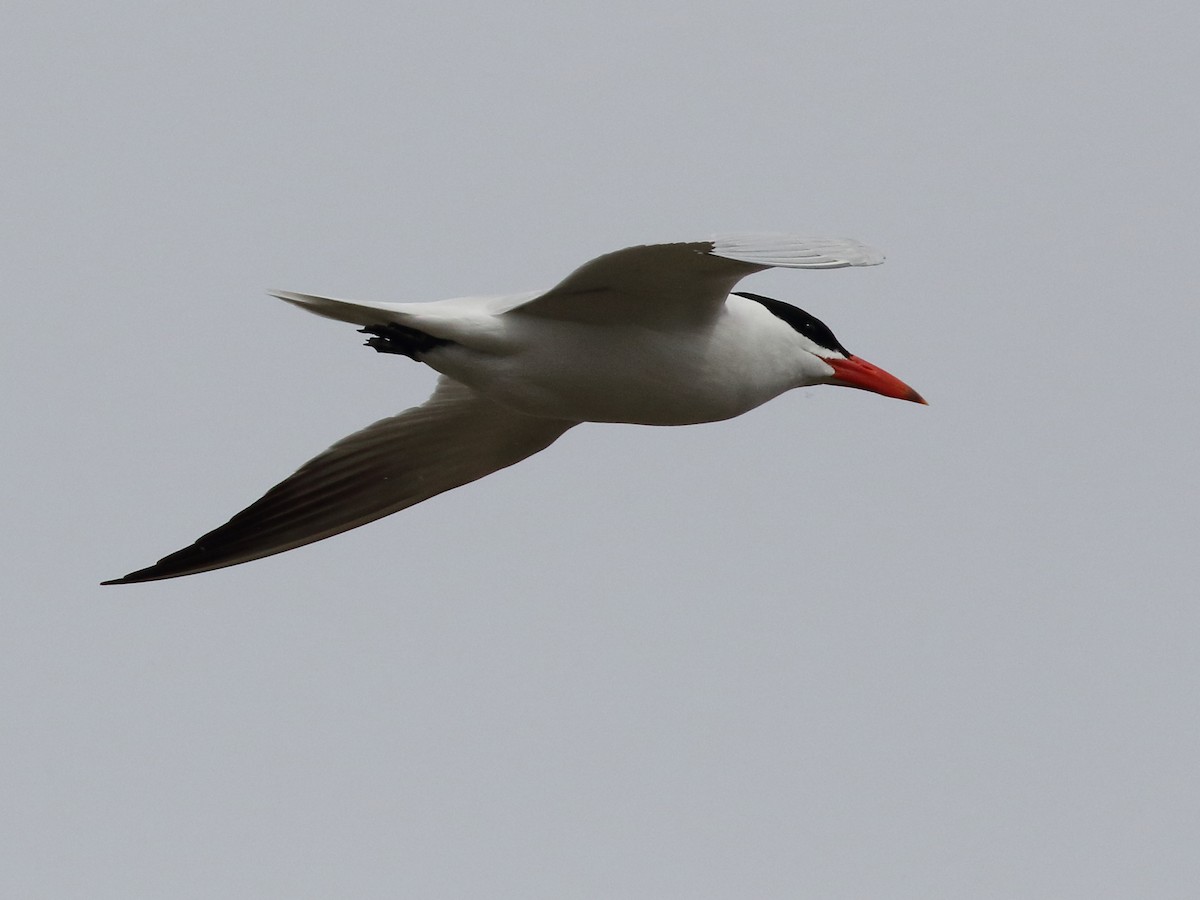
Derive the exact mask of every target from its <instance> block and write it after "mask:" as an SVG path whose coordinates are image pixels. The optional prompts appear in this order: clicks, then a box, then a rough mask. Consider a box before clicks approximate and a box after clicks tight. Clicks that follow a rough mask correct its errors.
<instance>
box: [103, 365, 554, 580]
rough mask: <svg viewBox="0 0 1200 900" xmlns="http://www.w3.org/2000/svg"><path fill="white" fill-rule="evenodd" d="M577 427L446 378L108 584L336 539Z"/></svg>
mask: <svg viewBox="0 0 1200 900" xmlns="http://www.w3.org/2000/svg"><path fill="white" fill-rule="evenodd" d="M574 424H576V423H574V422H568V421H563V420H559V419H544V418H535V417H533V416H526V415H522V414H521V413H518V412H515V411H513V410H509V409H507V408H505V407H502V406H500V405H498V404H496V403H493V402H492V401H490V400H487V399H485V398H484V397H482V396H480V395H479V394H477V393H475V392H474V391H472V390H471V389H470V388H468V387H466V386H464V385H462V384H459V383H458V382H456V381H452V380H451V379H449V378H445V377H442V378H441V379H440V380H439V381H438V386H437V389H436V390H435V391H434V392H433V395H432V396H431V397H430V398H429V399H428V400H427V401H425V403H423V404H421V405H420V406H415V407H413V408H412V409H410V410H407V411H405V412H402V413H401V414H400V415H398V416H392V417H391V418H388V419H381V420H380V421H378V422H376V423H375V424H374V425H370V426H368V427H367V428H364V429H363V430H362V431H359V432H356V433H354V434H352V435H350V436H349V437H346V438H343V439H342V440H340V441H338V442H337V443H336V444H334V445H333V446H332V447H330V448H329V449H328V450H326V451H325V452H324V453H322V454H320V455H319V456H317V457H315V458H313V459H312V460H310V461H309V462H307V463H305V464H304V465H303V466H302V467H301V468H300V469H299V470H298V471H297V472H296V473H295V474H293V475H291V476H290V477H288V478H286V479H284V480H283V481H282V482H280V483H279V484H277V485H276V486H275V487H273V488H271V490H269V491H268V492H267V493H266V494H265V495H263V497H262V498H261V499H259V500H257V501H256V502H254V503H253V504H251V505H250V506H248V507H247V508H246V509H244V510H242V511H241V512H240V513H238V514H237V515H236V516H234V517H233V518H232V519H230V520H229V521H228V522H227V523H225V524H224V525H222V526H221V527H220V528H217V529H216V530H214V531H210V532H209V533H208V534H206V535H204V536H203V537H201V538H200V539H199V540H197V541H196V542H195V543H194V544H192V545H191V546H190V547H185V548H184V549H182V550H180V551H178V552H177V553H172V554H171V555H170V556H166V557H164V558H162V559H160V560H159V561H158V562H157V563H156V564H155V565H153V566H150V567H149V568H145V569H140V570H138V571H137V572H132V573H130V574H129V575H126V576H125V577H124V578H116V579H113V580H112V581H106V582H104V584H130V583H133V582H138V581H156V580H158V579H162V578H175V577H177V576H179V575H192V574H194V573H196V572H207V571H209V570H210V569H220V568H223V567H225V566H233V565H237V564H238V563H244V562H249V561H250V560H253V559H260V558H261V557H264V556H270V555H272V554H274V553H282V552H283V551H284V550H291V549H292V548H294V547H299V546H302V545H303V544H310V543H312V542H313V541H319V540H322V539H323V538H327V537H332V536H333V535H335V534H340V533H341V532H343V531H348V530H350V529H351V528H357V527H358V526H359V525H365V524H367V523H368V522H372V521H374V520H375V519H379V518H382V517H383V516H386V515H389V514H391V513H394V512H397V511H399V510H402V509H405V508H406V507H409V506H412V505H414V504H416V503H420V502H421V501H422V500H428V499H429V498H430V497H433V496H434V495H436V494H440V493H442V492H443V491H448V490H450V489H451V488H455V487H458V486H459V485H463V484H466V483H467V482H470V481H474V480H476V479H477V478H482V477H483V476H484V475H488V474H490V473H492V472H495V471H496V470H498V469H503V468H505V467H506V466H511V465H512V464H513V463H516V462H520V461H521V460H522V459H525V458H526V457H527V456H532V455H533V454H534V453H537V452H538V451H539V450H543V449H545V448H546V447H548V446H550V444H552V443H554V441H555V440H556V439H557V438H558V437H559V435H561V434H562V433H563V432H564V431H566V430H567V429H568V428H570V427H571V426H572V425H574Z"/></svg>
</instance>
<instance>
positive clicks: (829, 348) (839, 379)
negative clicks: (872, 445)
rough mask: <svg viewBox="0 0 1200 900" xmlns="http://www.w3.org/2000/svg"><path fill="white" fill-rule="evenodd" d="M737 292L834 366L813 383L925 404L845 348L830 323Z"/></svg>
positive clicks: (886, 374) (769, 301)
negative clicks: (854, 389)
mask: <svg viewBox="0 0 1200 900" xmlns="http://www.w3.org/2000/svg"><path fill="white" fill-rule="evenodd" d="M735 294H736V295H737V296H739V297H745V298H746V299H747V300H753V301H754V302H755V303H760V304H762V305H763V306H764V307H766V309H767V311H768V312H770V313H771V314H772V315H773V316H775V317H776V318H777V319H780V320H782V321H783V322H785V323H787V324H788V325H789V326H791V328H792V330H793V331H794V332H796V335H797V336H798V337H799V339H800V344H801V347H803V349H804V350H805V351H806V352H808V353H810V354H812V355H813V356H815V357H817V358H818V359H819V360H820V361H821V362H822V363H824V364H825V366H826V367H827V368H829V369H832V373H830V374H828V375H827V376H826V377H825V378H823V379H821V378H820V377H819V376H818V380H816V381H814V382H813V383H824V384H834V385H839V386H841V387H852V388H858V389H859V390H863V391H871V392H872V393H876V394H882V395H883V396H885V397H895V398H896V399H897V400H911V401H912V402H913V403H925V400H924V398H923V397H922V396H921V395H920V394H918V393H917V392H916V391H914V390H913V389H912V388H910V387H909V386H908V385H907V384H905V383H904V382H903V381H901V380H900V379H899V378H897V377H896V376H895V375H892V374H890V373H888V372H885V371H884V370H883V369H881V368H879V367H878V366H874V365H872V364H871V363H869V362H867V361H866V360H865V359H861V358H860V357H857V356H855V355H854V354H853V353H851V352H850V351H849V350H847V349H846V348H845V347H843V346H842V344H841V342H840V341H839V340H838V339H837V338H836V337H834V334H833V332H832V331H831V330H830V329H829V326H828V325H826V324H825V323H824V322H822V321H821V320H820V319H818V318H817V317H816V316H811V315H809V314H808V313H806V312H805V311H804V310H802V309H799V308H797V307H795V306H792V305H791V304H790V303H784V302H783V301H782V300H774V299H772V298H770V297H764V296H762V295H761V294H751V293H747V292H745V291H735Z"/></svg>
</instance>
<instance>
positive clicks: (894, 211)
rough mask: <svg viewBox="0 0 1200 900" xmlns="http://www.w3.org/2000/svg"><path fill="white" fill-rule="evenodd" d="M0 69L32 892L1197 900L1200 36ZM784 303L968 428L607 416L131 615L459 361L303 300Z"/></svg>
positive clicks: (689, 36)
mask: <svg viewBox="0 0 1200 900" xmlns="http://www.w3.org/2000/svg"><path fill="white" fill-rule="evenodd" d="M23 7H24V8H23V9H20V10H14V11H10V12H9V13H8V14H7V16H6V25H5V28H4V29H3V31H2V32H0V71H2V73H3V83H4V85H5V87H4V90H3V92H0V106H2V109H3V115H4V121H5V139H4V141H3V142H2V143H0V163H2V164H3V168H4V171H5V172H6V174H7V177H6V178H5V189H4V193H5V199H4V203H3V210H4V214H3V217H2V219H0V222H2V227H3V229H4V237H3V241H2V243H0V254H3V263H2V271H3V273H4V280H5V288H6V296H7V303H6V304H5V310H4V314H3V315H4V327H3V329H0V344H2V347H0V351H2V352H0V366H3V373H2V374H3V379H2V382H0V383H2V385H3V391H4V395H5V398H6V399H5V409H6V411H7V417H8V435H9V437H8V439H7V440H6V442H5V447H6V450H5V453H6V458H7V462H8V465H7V470H8V473H9V477H8V478H7V479H6V484H7V487H6V504H5V506H6V509H7V510H8V515H7V516H6V517H5V522H4V524H3V526H2V528H3V535H2V537H3V546H4V547H5V558H6V560H7V566H6V569H7V576H8V577H7V579H6V581H7V585H8V587H7V589H6V591H5V594H6V600H5V602H4V603H3V605H2V606H0V614H2V615H3V621H2V622H0V702H2V704H3V710H4V713H3V716H2V718H0V728H2V730H0V762H2V763H3V770H4V772H5V773H6V779H5V781H6V785H5V788H4V797H5V799H4V803H3V808H2V811H0V825H2V829H3V830H2V832H0V847H3V848H4V849H3V850H0V853H3V854H4V855H5V856H7V857H9V858H8V859H7V860H5V861H4V864H3V865H2V866H0V894H3V895H4V896H12V897H18V896H20V897H54V898H76V897H78V898H85V897H86V898H129V897H155V898H192V897H194V898H201V897H203V898H209V897H221V896H224V897H281V898H282V897H287V898H310V897H311V898H325V897H337V896H342V897H350V896H353V897H400V896H405V897H422V898H458V897H514V898H517V897H519V898H575V897H578V898H647V900H649V898H726V897H738V898H775V897H805V896H808V897H888V898H909V897H911V898H942V897H944V898H961V897H987V898H990V897H1020V898H1029V897H1047V898H1049V897H1054V898H1065V897H1080V898H1083V897H1086V898H1097V897H1113V898H1128V897H1132V896H1154V897H1157V898H1162V897H1180V898H1183V897H1194V896H1196V894H1197V891H1200V854H1197V852H1196V848H1197V846H1200V776H1198V774H1197V773H1198V768H1197V760H1200V720H1198V719H1197V715H1196V706H1197V697H1198V692H1197V680H1198V677H1200V663H1198V662H1197V653H1196V646H1197V643H1198V641H1200V612H1198V605H1197V599H1200V598H1198V596H1197V594H1198V590H1197V579H1198V576H1200V561H1198V559H1197V532H1198V528H1197V515H1196V505H1197V499H1198V495H1200V490H1198V484H1197V482H1198V479H1200V476H1198V475H1197V471H1198V470H1197V466H1196V461H1195V458H1196V447H1197V444H1198V443H1200V433H1198V432H1200V429H1198V427H1197V424H1198V423H1197V410H1198V409H1200V404H1198V403H1197V401H1198V399H1200V398H1198V396H1197V395H1198V391H1197V375H1196V364H1195V347H1196V340H1197V334H1198V328H1197V326H1198V324H1200V322H1198V318H1200V316H1198V314H1197V279H1196V267H1195V264H1194V262H1193V260H1194V258H1195V255H1196V249H1195V240H1196V220H1197V207H1198V204H1197V199H1198V198H1197V181H1196V160H1197V158H1200V126H1198V125H1197V122H1198V121H1200V116H1198V115H1197V113H1198V110H1197V104H1196V99H1195V86H1196V85H1197V84H1198V83H1200V63H1198V62H1197V55H1196V52H1195V47H1194V38H1195V34H1196V32H1197V27H1198V26H1200V13H1197V10H1196V6H1195V4H1194V3H1191V2H1187V3H1185V2H1182V0H1181V2H1178V3H1169V2H1161V3H1154V2H1152V3H1149V4H1142V5H1141V6H1139V7H1138V8H1137V13H1136V15H1133V14H1131V11H1130V8H1129V7H1128V5H1127V4H1117V3H1096V2H1088V3H1083V2H1077V3H1058V4H1053V3H1052V4H1046V3H1044V2H1038V3H1034V2H1021V0H1018V2H1012V3H1004V4H963V3H953V2H917V3H907V4H897V3H885V2H882V0H875V2H854V0H850V2H843V3H837V4H828V3H827V4H804V5H800V6H797V5H796V4H794V3H784V2H746V3H740V4H729V3H721V4H716V3H712V4H689V5H686V6H685V5H683V4H679V3H677V2H671V3H667V2H639V3H608V4H588V5H586V6H583V5H578V6H573V5H567V6H564V5H561V4H532V3H516V4H514V3H506V4H495V5H493V7H492V8H491V9H486V8H481V7H480V5H479V4H462V5H454V4H445V3H439V4H432V3H431V4H416V5H400V6H397V5H395V4H363V3H353V2H352V3H339V4H336V5H335V4H330V5H329V6H321V5H315V4H305V3H295V4H289V5H276V4H250V5H246V4H244V3H236V4H234V3H206V4H191V5H187V6H184V5H164V4H158V3H141V2H126V3H118V4H110V5H103V6H90V5H88V4H80V3H50V2H47V3H39V4H36V5H35V4H24V5H23ZM734 229H754V230H801V231H812V232H820V233H828V234H845V235H849V236H853V237H858V238H860V239H862V240H864V241H867V242H869V243H871V244H875V245H877V246H879V247H881V248H882V249H883V250H884V251H885V252H886V253H887V254H888V257H889V261H888V263H887V264H886V265H884V266H882V267H878V268H875V269H869V270H849V271H836V272H778V271H777V272H771V273H766V274H763V275H760V276H758V277H756V278H755V279H754V280H752V281H749V282H746V283H745V285H746V286H747V287H749V288H751V289H754V290H758V291H759V292H760V293H765V294H768V295H771V296H775V297H778V298H780V299H782V300H786V301H788V302H792V303H795V304H797V305H800V306H802V307H804V308H805V309H807V310H808V311H810V312H812V313H814V314H816V315H818V316H819V317H821V318H822V319H824V320H825V321H826V322H827V323H828V324H829V325H830V326H831V327H832V328H833V330H834V331H835V333H836V334H837V335H838V337H839V338H840V339H841V340H842V342H843V343H845V344H846V345H847V346H848V347H849V348H850V349H851V350H853V351H854V352H856V353H859V354H861V355H862V356H864V357H866V358H867V359H869V360H871V361H872V362H875V363H877V364H878V365H881V366H883V367H885V368H887V369H889V370H891V371H893V372H894V373H895V374H897V375H898V376H899V377H901V378H903V379H904V380H905V381H907V382H909V383H910V384H912V385H913V386H914V387H915V388H917V389H918V390H920V391H921V392H922V393H923V394H924V395H925V396H926V397H927V398H928V399H929V400H930V402H931V404H932V405H931V406H930V407H929V408H928V409H923V408H920V407H917V406H914V405H912V404H907V403H898V402H895V401H889V400H885V399H883V398H880V397H876V396H872V395H868V394H865V393H860V392H856V391H846V390H838V389H832V388H816V389H811V390H802V391H796V392H793V393H791V394H789V395H787V396H785V397H783V398H780V399H779V400H776V401H774V402H772V403H770V404H768V405H767V406H765V407H763V408H761V409H759V410H756V411H755V412H753V413H751V414H749V415H747V416H745V417H743V418H741V419H738V420H735V421H732V422H727V423H722V424H718V425H710V426H700V427H690V428H679V429H649V428H637V427H630V426H584V427H581V428H578V429H575V430H573V431H571V432H570V433H568V434H567V435H566V436H565V437H564V438H563V439H562V440H561V441H559V442H558V443H557V444H556V445H555V446H554V447H552V448H551V449H550V450H549V451H547V452H546V453H544V454H542V455H539V456H537V457H535V458H533V459H531V460H529V461H527V462H525V463H522V464H521V465H519V466H517V467H515V468H513V469H510V470H507V471H505V472H502V473H500V474H497V475H495V476H492V477H490V478H488V479H486V480H485V481H482V482H480V483H478V484H475V485H472V486H469V487H466V488H463V489H461V490H458V491H455V492H452V493H450V494H447V495H445V496H443V497H441V498H438V499H435V500H433V501H431V502H429V503H427V504H423V505H421V506H419V507H417V508H415V509H412V510H409V511H407V512H405V513H402V514H400V515H397V516H395V517H392V518H389V519H386V520H384V521H382V522H379V523H376V524H374V525H371V526H367V527H366V528H363V529H360V530H357V531H354V532H350V533H348V534H346V535H343V536H341V537H338V538H334V539H332V540H329V541H326V542H323V543H320V544H317V545H314V546H311V547H307V548H303V549H300V550H297V551H294V552H290V553H286V554H283V555H281V556H277V557H274V558H272V559H268V560H263V561H260V562H256V563H252V564H249V565H246V566H239V567H236V568H232V569H226V570H223V571H220V572H216V573H211V574H207V575H200V576H195V577H191V578H185V579H180V580H175V581H168V582H161V583H152V584H147V585H136V586H130V587H119V588H100V587H99V586H98V584H97V583H98V582H99V581H100V580H101V579H102V578H111V577H115V576H118V575H121V574H124V573H125V572H127V571H130V570H131V569H134V568H138V567H141V566H144V565H147V564H149V563H151V562H153V561H154V560H155V559H157V558H158V557H159V556H162V555H163V554H165V553H167V552H169V551H172V550H175V549H178V548H179V547H182V546H183V545H185V544H187V543H189V542H190V541H192V540H193V539H194V538H196V537H197V536H198V535H199V534H200V533H201V532H203V531H205V530H207V529H209V528H211V527H213V526H215V525H217V524H220V523H221V522H223V521H225V519H226V518H228V516H229V515H230V514H232V513H233V512H235V511H237V510H238V509H240V508H241V507H242V506H244V505H245V504H246V503H248V502H249V501H251V500H253V499H254V498H256V497H257V496H258V495H259V494H260V493H261V492H262V491H263V490H264V489H266V488H267V487H269V486H270V485H271V484H273V483H274V482H275V481H276V480H278V479H279V478H280V477H282V476H284V475H286V474H287V473H289V472H290V471H291V470H292V469H294V468H295V467H296V466H297V465H298V464H300V463H301V462H303V461H304V460H306V459H307V458H308V457H310V456H311V455H313V454H314V453H316V452H317V451H319V450H321V449H323V448H324V447H325V446H327V445H328V444H329V443H331V442H332V441H333V440H335V439H337V438H339V437H341V436H342V435H344V434H346V433H348V432H350V431H352V430H355V429H356V428H358V427H361V426H362V425H365V424H367V423H368V422H371V421H373V420H374V419H377V418H380V417H381V416H384V415H388V414H391V413H393V412H396V411H399V410H400V409H402V408H404V407H406V406H408V405H411V404H413V403H415V402H418V401H420V400H421V399H422V398H423V397H424V395H425V394H426V393H427V391H428V389H429V387H430V385H431V383H432V375H431V373H429V372H427V371H423V370H421V368H420V367H418V366H416V365H414V364H411V363H408V362H407V361H406V360H403V359H399V358H394V357H384V356H378V355H376V354H373V353H371V352H370V351H368V350H365V349H363V348H362V347H361V346H360V342H361V335H358V334H356V333H355V332H354V331H353V329H352V328H351V327H350V326H346V325H342V324H340V323H335V322H328V321H322V320H320V319H317V318H315V317H312V316H305V315H303V314H300V313H298V312H297V311H295V310H294V309H291V308H289V307H287V306H286V305H285V304H282V303H279V302H278V301H276V300H273V299H271V298H269V297H267V296H266V295H265V293H264V291H265V290H266V289H268V288H284V289H292V290H300V291H311V292H315V293H329V294H333V295H336V296H348V297H356V296H361V297H367V298H388V299H406V300H407V299H412V300H416V299H426V298H427V299H437V298H441V297H447V296H453V295H457V294H467V293H488V292H504V291H517V290H525V289H532V288H537V287H540V286H549V285H550V284H552V283H554V282H555V281H557V280H558V279H559V278H560V277H561V276H563V275H564V274H566V272H568V271H569V270H570V269H572V268H573V267H574V266H575V265H577V264H579V263H581V262H583V261H584V260H586V259H588V258H589V257H591V256H594V255H597V254H599V253H602V252H605V251H607V250H612V249H616V248H618V247H621V246H626V245H629V244H633V243H639V242H646V241H661V240H680V239H698V238H704V237H707V236H708V235H709V234H711V233H713V232H716V231H727V230H734Z"/></svg>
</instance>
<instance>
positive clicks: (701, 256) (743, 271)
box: [510, 234, 883, 327]
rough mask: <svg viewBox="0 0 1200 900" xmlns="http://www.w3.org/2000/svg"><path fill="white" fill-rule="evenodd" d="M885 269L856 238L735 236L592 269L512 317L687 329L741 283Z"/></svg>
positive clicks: (629, 251)
mask: <svg viewBox="0 0 1200 900" xmlns="http://www.w3.org/2000/svg"><path fill="white" fill-rule="evenodd" d="M881 262H883V254H882V253H880V252H879V251H878V250H873V249H872V248H870V247H868V246H866V245H865V244H861V243H859V242H858V241H855V240H851V239H849V238H813V237H803V236H800V235H794V234H728V235H721V236H718V237H716V238H714V239H713V240H711V241H697V242H692V243H684V244H647V245H644V246H639V247H626V248H625V249H624V250H617V251H614V252H613V253H606V254H604V255H603V256H598V257H596V258H595V259H593V260H591V261H590V262H586V263H584V264H583V265H582V266H580V267H579V268H578V269H576V270H575V271H574V272H572V273H571V274H570V275H568V276H567V277H566V278H564V279H563V280H562V281H560V282H559V283H558V284H557V285H555V286H554V287H553V288H551V289H550V290H549V291H547V292H546V293H544V294H541V295H539V296H537V297H534V298H533V299H532V300H529V301H527V302H525V303H522V304H520V305H518V306H515V307H514V308H513V309H512V310H511V311H510V314H517V315H533V316H542V317H546V318H553V319H563V320H567V321H574V322H587V323H591V324H619V323H622V322H628V323H630V324H645V325H658V326H660V327H670V326H673V325H687V324H694V323H700V322H704V321H707V320H709V319H711V318H712V317H713V316H714V315H716V313H717V311H718V310H719V309H720V308H721V306H722V304H724V302H725V300H726V298H727V297H728V296H729V292H730V291H731V290H733V288H734V286H735V285H736V284H737V283H738V282H739V281H741V280H742V279H743V278H745V277H746V276H747V275H752V274H753V273H755V272H761V271H763V270H764V269H770V268H773V267H777V266H778V267H782V268H787V269H839V268H843V267H845V266H877V265H879V264H880V263H881Z"/></svg>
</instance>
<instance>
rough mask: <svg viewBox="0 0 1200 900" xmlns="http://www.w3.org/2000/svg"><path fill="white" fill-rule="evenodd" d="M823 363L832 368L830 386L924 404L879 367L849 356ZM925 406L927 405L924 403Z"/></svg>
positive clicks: (901, 382) (910, 389)
mask: <svg viewBox="0 0 1200 900" xmlns="http://www.w3.org/2000/svg"><path fill="white" fill-rule="evenodd" d="M824 361H825V362H826V363H828V364H829V365H830V366H832V367H833V378H831V379H829V383H830V384H838V385H841V386H842V387H852V388H858V389H859V390H860V391H871V392H873V393H876V394H882V395H883V396H885V397H895V398H896V399H897V400H911V401H912V402H913V403H925V398H924V397H922V396H921V395H920V394H918V393H917V392H916V391H914V390H913V389H912V388H910V387H909V386H908V385H907V384H905V383H904V382H903V381H901V380H900V379H899V378H897V377H896V376H895V375H893V374H891V373H890V372H885V371H883V369H881V368H879V366H873V365H871V364H870V363H869V362H867V361H866V360H865V359H860V358H859V357H857V356H849V357H847V358H846V359H826V360H824ZM925 405H926V406H928V405H929V404H928V403H925Z"/></svg>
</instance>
